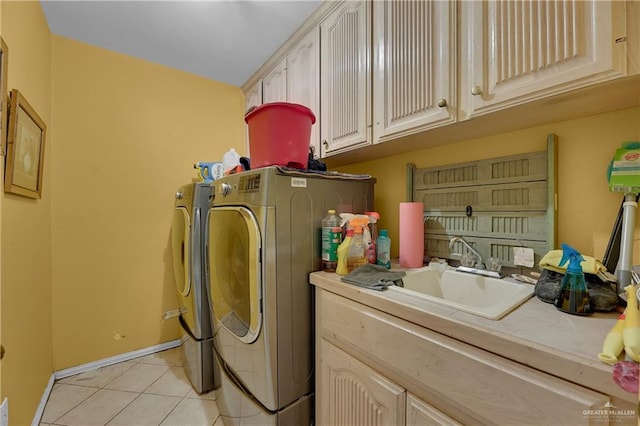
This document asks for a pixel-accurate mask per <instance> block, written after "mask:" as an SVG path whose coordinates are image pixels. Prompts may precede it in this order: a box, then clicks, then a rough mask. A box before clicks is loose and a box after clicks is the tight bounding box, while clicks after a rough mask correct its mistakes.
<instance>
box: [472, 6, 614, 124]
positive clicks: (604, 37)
mask: <svg viewBox="0 0 640 426" xmlns="http://www.w3.org/2000/svg"><path fill="white" fill-rule="evenodd" d="M460 6H461V25H462V27H461V64H460V66H461V80H460V83H461V86H460V90H461V109H460V118H461V119H464V118H469V117H473V116H475V115H480V114H484V113H488V112H492V111H495V110H498V109H503V108H507V107H510V106H515V105H519V104H522V103H525V102H529V101H533V100H537V99H541V98H544V97H547V96H551V95H556V94H559V93H563V92H567V91H569V90H573V89H577V88H581V87H586V86H589V85H591V84H595V83H599V82H602V81H606V80H610V79H614V78H616V77H620V76H623V75H624V74H625V72H626V59H625V58H626V52H625V49H626V46H625V45H624V44H625V43H624V42H623V41H624V36H625V31H626V25H625V21H624V10H623V9H624V2H617V1H597V0H591V1H585V0H559V1H512V0H499V1H464V2H460Z"/></svg>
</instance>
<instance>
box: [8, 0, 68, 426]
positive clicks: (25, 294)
mask: <svg viewBox="0 0 640 426" xmlns="http://www.w3.org/2000/svg"><path fill="white" fill-rule="evenodd" d="M0 7H1V8H2V37H3V38H4V40H5V42H6V43H7V45H8V47H9V70H8V77H9V81H8V88H9V89H14V88H15V89H18V90H20V91H21V92H22V94H23V95H24V96H25V98H26V99H27V101H28V102H29V103H30V104H31V106H32V107H33V108H34V109H35V110H36V111H37V112H38V114H39V115H40V117H41V118H42V119H43V120H44V121H45V123H46V124H47V126H48V129H51V127H52V116H51V111H52V110H51V42H50V35H49V28H48V26H47V23H46V20H45V17H44V14H43V13H42V9H41V6H40V2H35V1H21V2H7V1H3V2H2V3H0ZM55 145H56V141H55V138H54V137H53V136H52V135H51V134H48V135H47V141H46V145H45V160H44V182H43V192H42V199H39V200H34V199H30V198H25V197H20V196H17V195H11V194H5V193H4V192H3V193H2V195H1V197H2V244H1V246H2V258H1V269H2V272H1V274H2V307H1V310H2V313H1V315H2V344H3V345H4V347H5V348H6V355H5V357H4V359H3V360H2V377H1V378H0V380H1V381H2V395H1V398H4V397H8V399H9V419H10V422H11V424H12V425H13V424H16V425H18V424H20V425H21V424H30V423H31V421H32V420H33V415H34V413H35V410H36V408H37V406H38V404H39V402H40V398H41V397H42V393H43V391H44V389H45V388H46V386H47V382H48V380H49V378H50V377H51V373H52V372H53V362H52V359H53V353H52V352H53V349H52V340H51V334H52V333H51V285H52V280H51V252H52V247H51V229H52V224H51V210H52V202H53V198H54V190H53V188H54V180H53V179H52V177H53V176H52V173H51V171H52V167H51V166H52V164H51V163H52V162H51V160H52V152H53V147H55Z"/></svg>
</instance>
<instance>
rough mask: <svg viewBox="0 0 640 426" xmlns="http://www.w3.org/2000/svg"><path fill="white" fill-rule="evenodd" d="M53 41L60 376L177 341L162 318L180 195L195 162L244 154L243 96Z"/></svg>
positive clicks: (172, 295) (170, 293)
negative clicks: (62, 372)
mask: <svg viewBox="0 0 640 426" xmlns="http://www.w3.org/2000/svg"><path fill="white" fill-rule="evenodd" d="M52 40H53V112H54V114H53V119H54V122H55V125H56V127H55V129H54V134H55V139H56V141H57V144H56V146H55V147H54V150H53V159H52V160H53V161H52V165H51V170H52V174H53V179H54V181H55V185H54V187H53V195H54V202H53V215H52V222H53V224H54V229H53V346H54V369H55V370H60V369H64V368H68V367H72V366H77V365H80V364H83V363H87V362H91V361H96V360H99V359H102V358H106V357H109V356H113V355H118V354H122V353H125V352H129V351H133V350H137V349H141V348H145V347H148V346H152V345H155V344H158V343H161V342H166V341H170V340H173V339H177V338H179V337H180V333H179V328H178V323H177V320H176V319H175V318H174V319H172V320H169V321H165V322H163V321H162V313H163V312H164V311H166V310H168V309H173V308H176V307H177V297H176V291H175V286H174V282H173V271H172V263H171V247H170V226H171V218H172V213H173V203H174V194H175V191H176V190H177V189H178V187H179V186H180V185H183V184H185V183H188V182H191V181H192V179H193V178H195V177H196V176H197V174H196V171H195V170H194V169H193V164H194V163H195V162H197V161H214V160H221V159H222V155H223V154H224V152H226V151H227V150H228V149H229V148H235V149H236V150H237V151H238V152H240V153H242V152H243V151H244V148H243V146H244V122H243V111H244V95H243V94H242V91H241V90H240V89H239V88H237V87H234V86H230V85H226V84H222V83H218V82H215V81H212V80H209V79H205V78H201V77H198V76H194V75H191V74H187V73H184V72H181V71H177V70H175V69H171V68H167V67H164V66H160V65H156V64H152V63H149V62H146V61H142V60H139V59H135V58H132V57H129V56H125V55H121V54H118V53H114V52H111V51H107V50H104V49H100V48H97V47H93V46H90V45H86V44H82V43H79V42H76V41H72V40H69V39H66V38H62V37H58V36H53V39H52ZM117 335H121V336H124V338H121V339H118V338H117ZM114 336H115V338H114Z"/></svg>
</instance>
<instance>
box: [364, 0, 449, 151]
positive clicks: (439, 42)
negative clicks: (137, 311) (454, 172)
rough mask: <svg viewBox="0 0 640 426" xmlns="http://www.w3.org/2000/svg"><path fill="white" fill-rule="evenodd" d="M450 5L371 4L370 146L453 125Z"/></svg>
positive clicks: (415, 1) (390, 0)
mask: <svg viewBox="0 0 640 426" xmlns="http://www.w3.org/2000/svg"><path fill="white" fill-rule="evenodd" d="M455 11H456V2H441V1H436V2H432V1H424V0H408V1H394V0H386V1H375V2H373V16H374V23H373V39H374V52H375V54H374V55H373V100H374V106H373V116H374V138H373V141H374V143H376V142H381V141H383V140H385V139H389V137H390V136H394V137H397V136H401V135H402V134H403V133H407V132H416V131H420V130H425V129H428V128H431V127H436V126H440V125H443V124H447V123H451V122H453V121H454V120H455V109H456V99H455V91H454V87H455V83H456V74H455V57H456V55H455V52H456V36H455V29H456V25H455V19H456V13H455Z"/></svg>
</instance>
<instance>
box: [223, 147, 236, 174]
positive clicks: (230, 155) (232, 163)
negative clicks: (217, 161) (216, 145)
mask: <svg viewBox="0 0 640 426" xmlns="http://www.w3.org/2000/svg"><path fill="white" fill-rule="evenodd" d="M239 164H240V155H239V154H238V153H237V152H236V150H235V149H233V148H231V149H230V150H229V151H227V152H225V153H224V155H223V156H222V167H224V171H225V172H226V171H227V170H230V169H233V168H234V167H236V166H237V165H239Z"/></svg>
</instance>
